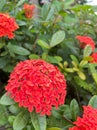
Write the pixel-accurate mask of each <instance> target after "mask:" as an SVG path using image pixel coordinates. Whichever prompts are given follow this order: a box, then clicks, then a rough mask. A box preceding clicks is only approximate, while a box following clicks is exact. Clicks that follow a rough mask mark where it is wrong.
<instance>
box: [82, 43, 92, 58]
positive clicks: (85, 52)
mask: <svg viewBox="0 0 97 130" xmlns="http://www.w3.org/2000/svg"><path fill="white" fill-rule="evenodd" d="M83 53H84V54H83V57H87V56H90V54H91V53H92V48H91V46H89V45H87V46H86V47H85V48H84V52H83Z"/></svg>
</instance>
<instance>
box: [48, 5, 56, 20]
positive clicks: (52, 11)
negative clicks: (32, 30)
mask: <svg viewBox="0 0 97 130" xmlns="http://www.w3.org/2000/svg"><path fill="white" fill-rule="evenodd" d="M54 11H55V7H54V6H51V8H50V11H49V13H48V15H47V18H46V21H48V20H51V19H52V17H53V15H54Z"/></svg>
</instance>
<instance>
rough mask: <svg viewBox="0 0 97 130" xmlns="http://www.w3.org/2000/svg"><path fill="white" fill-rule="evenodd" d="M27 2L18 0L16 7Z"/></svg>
mask: <svg viewBox="0 0 97 130" xmlns="http://www.w3.org/2000/svg"><path fill="white" fill-rule="evenodd" d="M25 2H27V0H19V2H18V3H17V5H16V7H18V6H21V5H22V4H23V3H25Z"/></svg>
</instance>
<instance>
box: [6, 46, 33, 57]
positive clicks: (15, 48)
mask: <svg viewBox="0 0 97 130" xmlns="http://www.w3.org/2000/svg"><path fill="white" fill-rule="evenodd" d="M8 49H9V50H10V52H13V53H15V54H19V55H29V54H30V52H29V51H28V50H27V49H25V48H23V47H21V46H17V45H12V44H8Z"/></svg>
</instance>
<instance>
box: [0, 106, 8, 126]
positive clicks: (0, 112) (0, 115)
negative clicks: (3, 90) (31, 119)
mask: <svg viewBox="0 0 97 130" xmlns="http://www.w3.org/2000/svg"><path fill="white" fill-rule="evenodd" d="M7 116H8V115H7V108H6V107H5V106H3V105H1V104H0V126H3V125H5V124H6V122H8V118H7Z"/></svg>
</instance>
